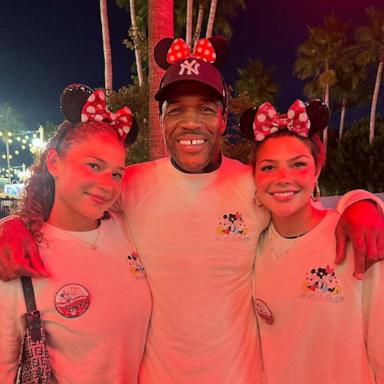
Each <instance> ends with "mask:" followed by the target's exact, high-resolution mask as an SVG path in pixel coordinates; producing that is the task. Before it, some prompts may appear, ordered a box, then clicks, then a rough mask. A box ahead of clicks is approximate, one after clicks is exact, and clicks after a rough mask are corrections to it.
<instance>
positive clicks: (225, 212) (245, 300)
mask: <svg viewBox="0 0 384 384" xmlns="http://www.w3.org/2000/svg"><path fill="white" fill-rule="evenodd" d="M196 63H197V64H198V65H196ZM186 68H189V69H190V70H189V71H188V70H186ZM225 92H226V90H225V86H224V83H223V80H222V77H221V75H220V72H219V71H218V70H217V69H216V68H215V67H214V66H212V65H211V64H208V63H206V62H204V61H202V60H199V59H195V58H187V59H185V60H181V61H178V62H176V63H174V64H173V65H171V66H170V67H169V69H168V70H167V72H166V74H165V76H164V79H163V81H162V85H161V88H160V90H159V92H158V93H157V95H156V99H157V100H158V101H159V103H160V108H161V115H160V119H161V125H162V127H163V129H164V135H165V139H166V143H167V147H168V149H169V152H170V155H171V156H170V158H165V159H161V160H157V161H152V162H148V163H144V164H137V165H134V166H131V167H129V168H128V169H127V172H126V175H125V180H124V193H123V195H122V206H123V208H124V211H125V212H126V215H127V220H128V223H129V226H130V229H131V231H132V233H133V236H134V239H135V242H136V245H137V249H138V251H139V254H140V257H141V260H142V261H143V263H144V266H145V269H146V274H147V278H148V282H149V284H150V288H151V292H152V297H153V312H152V319H151V324H150V329H149V332H148V338H147V344H146V351H145V356H144V360H143V365H142V369H141V373H140V382H141V383H144V384H156V383H161V384H170V383H177V384H189V383H191V384H192V383H194V384H196V383H199V384H204V383H210V384H225V383H231V384H233V383H238V384H250V383H258V382H261V375H262V365H261V355H260V350H259V340H258V333H257V322H256V316H255V313H254V310H253V307H252V295H251V276H252V269H253V260H254V251H255V249H256V243H257V239H258V237H259V234H260V233H261V231H262V230H263V229H264V228H265V227H266V225H267V224H268V222H269V215H268V213H267V212H266V211H264V210H263V209H262V208H259V207H256V206H255V205H254V203H253V193H254V185H253V178H252V173H251V170H250V168H249V167H248V166H245V165H243V164H241V163H239V162H237V161H235V160H231V159H227V158H225V157H223V156H222V155H221V152H220V136H221V134H222V133H223V132H224V129H225V126H226V122H227V104H226V93H225ZM360 204H366V205H367V207H368V208H367V209H371V208H372V209H373V210H374V212H375V213H374V214H373V215H374V216H372V217H373V218H374V221H375V222H376V223H377V222H379V224H380V225H383V222H382V218H380V217H379V216H378V214H377V213H376V208H374V205H371V203H369V202H366V203H360ZM3 229H4V234H3V236H2V237H0V241H1V242H3V243H4V244H6V246H3V249H2V252H3V255H2V256H1V257H0V260H2V261H4V260H11V261H10V262H11V263H12V262H13V261H12V260H15V258H14V257H13V251H12V249H11V248H7V247H8V244H10V243H12V241H9V242H7V241H6V236H9V235H7V233H9V232H7V231H6V226H4V228H3ZM13 243H14V242H13ZM29 246H30V245H29ZM0 252H1V249H0ZM19 252H21V251H19ZM31 253H32V256H31V258H32V259H33V260H36V256H35V253H34V251H33V250H32V251H31ZM376 253H377V252H376ZM6 254H9V255H12V257H10V258H7V257H6V256H5V255H6ZM17 258H19V260H20V262H19V263H20V266H21V267H23V268H25V266H26V263H25V258H24V257H22V255H21V254H19V255H18V256H17ZM21 260H22V261H21ZM37 265H38V267H37V268H38V269H39V271H40V274H43V273H44V270H43V269H42V267H41V265H40V264H37ZM0 266H1V264H0ZM3 267H4V268H5V269H6V270H8V269H9V267H8V266H7V265H6V261H5V263H3V264H2V266H1V268H3ZM27 268H29V270H30V271H31V272H36V271H35V269H33V268H32V267H31V266H27ZM6 273H9V275H8V277H12V272H6ZM3 276H4V274H3ZM132 310H134V308H133V309H132ZM127 348H129V346H127Z"/></svg>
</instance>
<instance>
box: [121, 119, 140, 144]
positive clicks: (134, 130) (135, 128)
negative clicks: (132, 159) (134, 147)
mask: <svg viewBox="0 0 384 384" xmlns="http://www.w3.org/2000/svg"><path fill="white" fill-rule="evenodd" d="M138 134H139V125H138V124H137V121H136V119H135V118H134V117H133V118H132V127H131V129H130V130H129V132H128V135H127V137H126V138H125V140H124V142H125V144H126V145H131V144H133V143H134V142H135V141H136V139H137V135H138Z"/></svg>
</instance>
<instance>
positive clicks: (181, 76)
mask: <svg viewBox="0 0 384 384" xmlns="http://www.w3.org/2000/svg"><path fill="white" fill-rule="evenodd" d="M228 51H229V49H228V41H227V40H226V39H225V38H224V37H222V36H213V37H211V38H209V39H207V38H203V39H200V40H199V41H198V42H197V43H196V46H195V48H194V50H193V52H192V50H191V48H190V47H189V45H188V44H187V43H186V42H185V41H184V40H183V39H181V38H178V39H171V38H165V39H162V40H160V41H159V42H158V43H157V44H156V46H155V50H154V56H155V61H156V63H157V65H158V66H159V67H160V68H163V69H166V72H165V74H164V76H163V79H162V81H161V84H160V88H159V91H158V92H157V93H156V95H155V99H156V100H157V101H160V102H161V101H165V100H166V98H167V96H168V94H169V91H170V89H171V88H172V86H173V85H174V84H176V83H179V82H183V81H194V82H197V83H201V84H203V85H205V86H208V87H209V88H211V89H212V90H213V91H214V92H215V93H216V94H217V96H218V98H219V99H220V100H221V101H222V102H223V104H224V105H226V98H227V92H226V86H225V83H224V80H223V78H222V76H221V73H220V71H219V70H218V68H217V67H218V66H220V65H222V64H223V63H224V62H225V60H226V58H227V56H228Z"/></svg>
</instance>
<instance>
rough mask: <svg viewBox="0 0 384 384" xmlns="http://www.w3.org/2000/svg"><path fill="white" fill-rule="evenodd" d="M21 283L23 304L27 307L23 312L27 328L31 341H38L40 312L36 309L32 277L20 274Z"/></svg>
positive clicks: (39, 337) (39, 336) (39, 335)
mask: <svg viewBox="0 0 384 384" xmlns="http://www.w3.org/2000/svg"><path fill="white" fill-rule="evenodd" d="M21 284H22V285H23V292H24V299H25V305H26V307H27V313H26V314H25V320H26V322H27V328H28V329H29V330H30V332H31V338H32V341H38V340H40V339H41V321H40V312H39V311H38V310H37V309H36V300H35V292H34V290H33V284H32V279H31V278H30V277H29V276H22V277H21Z"/></svg>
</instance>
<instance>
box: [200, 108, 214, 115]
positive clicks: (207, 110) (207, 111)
mask: <svg viewBox="0 0 384 384" xmlns="http://www.w3.org/2000/svg"><path fill="white" fill-rule="evenodd" d="M200 111H201V112H203V113H215V112H216V111H215V109H214V108H212V107H207V106H203V107H201V108H200Z"/></svg>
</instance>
